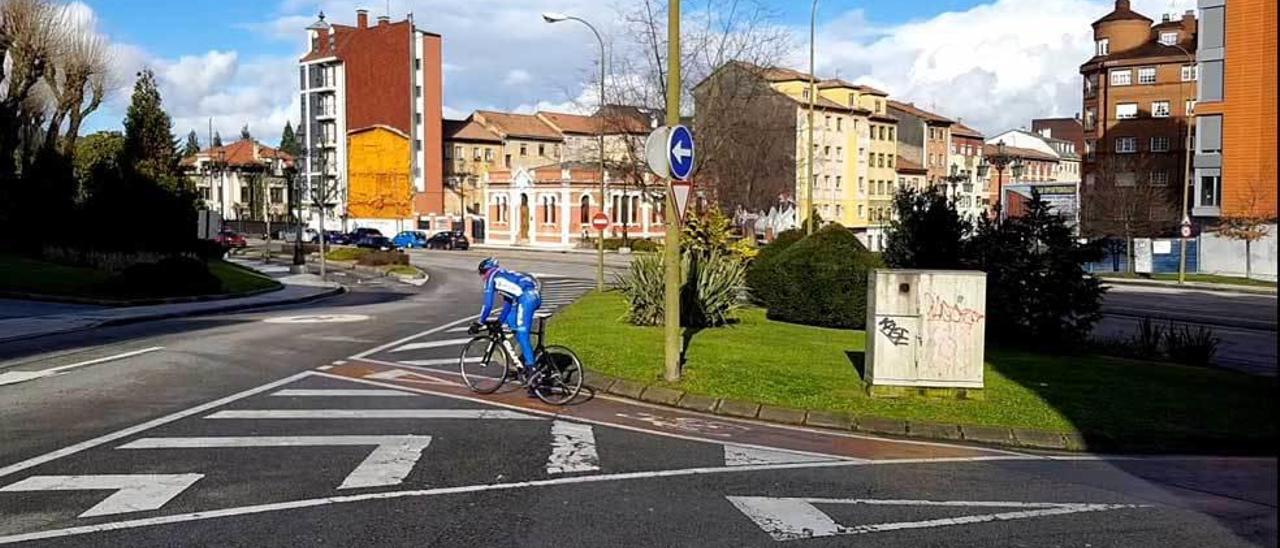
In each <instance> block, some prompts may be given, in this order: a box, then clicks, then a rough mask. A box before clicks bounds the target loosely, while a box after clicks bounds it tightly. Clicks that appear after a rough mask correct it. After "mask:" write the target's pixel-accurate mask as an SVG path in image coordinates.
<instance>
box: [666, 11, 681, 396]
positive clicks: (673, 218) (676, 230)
mask: <svg viewBox="0 0 1280 548" xmlns="http://www.w3.org/2000/svg"><path fill="white" fill-rule="evenodd" d="M680 61H681V59H680V0H670V3H669V4H668V11H667V126H668V127H675V126H678V125H680ZM680 215H681V212H680V210H679V209H677V205H676V197H675V192H674V191H673V190H672V185H671V184H670V181H668V184H667V211H666V219H665V220H666V222H667V230H666V238H665V239H666V246H664V249H663V262H664V263H665V265H664V267H665V270H666V271H665V273H664V274H665V276H664V281H665V283H664V286H665V291H666V294H665V295H664V299H663V313H664V316H665V317H664V318H663V355H664V356H663V357H664V358H665V359H664V371H663V378H665V379H666V380H667V381H668V382H674V381H678V380H680V262H681V261H680V235H681V234H680V233H681V230H680Z"/></svg>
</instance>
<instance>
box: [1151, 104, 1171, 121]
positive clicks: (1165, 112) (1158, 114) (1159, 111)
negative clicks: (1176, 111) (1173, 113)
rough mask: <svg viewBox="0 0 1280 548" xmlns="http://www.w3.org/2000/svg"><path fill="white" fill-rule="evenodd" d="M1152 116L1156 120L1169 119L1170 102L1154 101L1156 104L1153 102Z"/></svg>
mask: <svg viewBox="0 0 1280 548" xmlns="http://www.w3.org/2000/svg"><path fill="white" fill-rule="evenodd" d="M1151 116H1152V117H1154V118H1168V117H1169V102H1168V101H1154V102H1152V103H1151Z"/></svg>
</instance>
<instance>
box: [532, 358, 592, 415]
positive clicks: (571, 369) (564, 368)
mask: <svg viewBox="0 0 1280 548" xmlns="http://www.w3.org/2000/svg"><path fill="white" fill-rule="evenodd" d="M538 364H539V371H540V373H541V375H540V379H539V380H538V383H537V384H535V385H534V388H533V393H534V394H535V395H537V396H538V399H540V400H542V401H544V402H547V403H549V404H551V405H564V404H566V403H569V402H571V401H573V399H574V398H576V397H578V393H579V392H581V391H582V377H583V372H582V362H581V361H579V360H578V356H577V354H574V353H573V351H572V350H569V349H568V348H565V347H563V346H548V347H546V348H545V349H544V350H543V351H542V354H541V355H539V356H538Z"/></svg>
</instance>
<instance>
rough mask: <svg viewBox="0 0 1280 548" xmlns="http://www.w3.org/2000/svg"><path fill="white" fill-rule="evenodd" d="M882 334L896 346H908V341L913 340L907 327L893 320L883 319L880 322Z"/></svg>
mask: <svg viewBox="0 0 1280 548" xmlns="http://www.w3.org/2000/svg"><path fill="white" fill-rule="evenodd" d="M879 325H880V333H881V334H882V335H884V336H885V338H887V339H889V342H891V343H893V345H894V346H906V344H907V341H908V340H909V339H910V338H911V332H910V331H908V330H907V328H905V327H901V326H899V325H898V322H895V321H893V318H882V319H881V320H880V324H879Z"/></svg>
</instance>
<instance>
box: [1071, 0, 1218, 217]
mask: <svg viewBox="0 0 1280 548" xmlns="http://www.w3.org/2000/svg"><path fill="white" fill-rule="evenodd" d="M1196 34H1197V28H1196V16H1195V13H1194V12H1186V13H1184V14H1183V15H1182V16H1181V17H1180V18H1177V17H1174V16H1171V15H1165V16H1163V17H1162V20H1161V22H1160V23H1158V24H1153V21H1152V20H1151V19H1150V18H1148V17H1146V16H1144V15H1142V14H1139V13H1137V12H1135V11H1133V10H1132V9H1131V7H1130V5H1129V0H1116V3H1115V9H1114V10H1113V11H1111V12H1110V13H1108V14H1107V15H1106V16H1104V17H1102V18H1101V19H1098V20H1097V21H1095V22H1094V23H1093V35H1094V47H1095V50H1094V56H1093V57H1092V58H1090V59H1089V60H1088V61H1086V62H1085V63H1084V64H1083V65H1081V66H1080V74H1081V75H1082V76H1083V86H1084V88H1083V91H1084V102H1083V107H1084V108H1083V112H1084V119H1083V125H1084V144H1085V150H1084V163H1083V168H1082V180H1083V187H1084V194H1085V200H1084V203H1083V207H1084V208H1085V209H1086V215H1085V217H1086V218H1088V219H1091V220H1096V221H1098V222H1099V223H1100V224H1099V226H1105V225H1107V224H1132V222H1131V221H1132V219H1119V218H1118V217H1117V215H1124V216H1126V217H1132V216H1133V215H1135V214H1134V213H1133V211H1134V210H1135V207H1136V205H1135V206H1132V207H1131V206H1129V205H1125V206H1124V207H1122V208H1118V209H1122V210H1123V211H1119V212H1117V211H1107V210H1108V209H1109V206H1110V205H1112V204H1116V203H1117V202H1118V201H1119V200H1117V199H1116V196H1122V197H1124V199H1125V200H1128V199H1130V198H1131V197H1132V199H1133V200H1135V201H1141V202H1142V203H1143V204H1145V205H1146V206H1147V207H1146V208H1145V210H1144V212H1143V213H1142V215H1141V217H1142V219H1141V220H1142V222H1143V223H1144V224H1146V225H1149V226H1150V228H1149V231H1151V232H1155V233H1165V232H1171V231H1173V230H1175V229H1176V226H1177V222H1178V219H1179V217H1180V212H1179V209H1180V203H1181V197H1182V189H1183V185H1185V184H1186V183H1187V169H1186V167H1185V165H1186V159H1187V154H1188V153H1189V151H1188V148H1187V146H1186V144H1185V143H1186V142H1187V138H1188V135H1189V129H1190V125H1189V121H1190V119H1191V118H1190V114H1191V112H1192V111H1193V108H1194V105H1195V101H1196V100H1195V85H1196V77H1197V71H1196V66H1195V62H1194V55H1195V51H1196V44H1197V36H1196ZM1135 188H1136V189H1137V190H1135ZM1088 210H1092V211H1088ZM1150 235H1158V234H1150Z"/></svg>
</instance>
